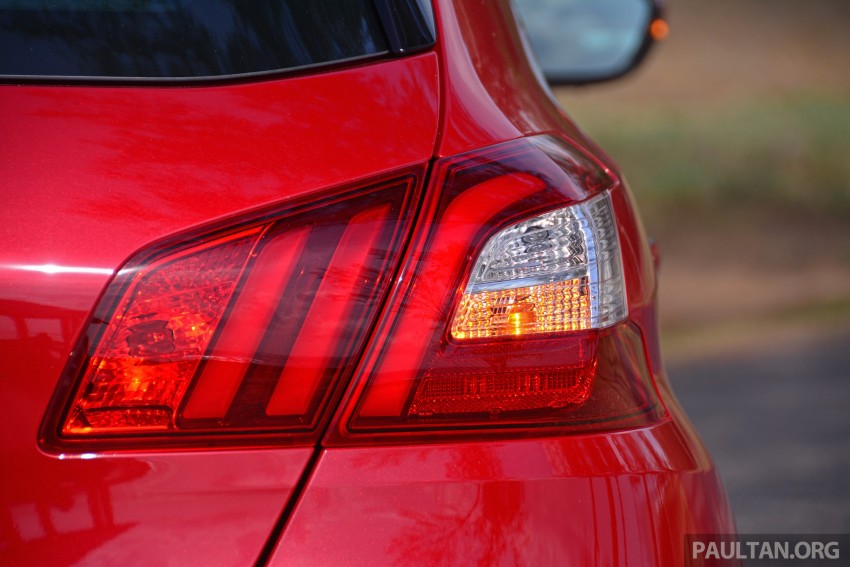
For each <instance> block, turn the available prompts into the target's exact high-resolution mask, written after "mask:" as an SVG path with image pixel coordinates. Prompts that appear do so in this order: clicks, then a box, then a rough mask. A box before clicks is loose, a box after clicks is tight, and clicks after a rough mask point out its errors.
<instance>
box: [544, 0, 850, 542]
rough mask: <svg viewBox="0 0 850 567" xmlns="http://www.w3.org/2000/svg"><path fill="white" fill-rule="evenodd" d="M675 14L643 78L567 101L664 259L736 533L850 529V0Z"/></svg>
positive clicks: (680, 351)
mask: <svg viewBox="0 0 850 567" xmlns="http://www.w3.org/2000/svg"><path fill="white" fill-rule="evenodd" d="M667 17H668V20H669V22H670V35H669V37H668V39H667V41H666V42H665V43H664V44H662V45H661V47H660V48H659V49H657V50H656V51H655V52H654V53H653V55H652V57H650V58H649V59H648V60H647V62H646V64H645V65H644V66H643V67H642V68H641V69H640V70H639V71H638V72H637V73H635V74H634V75H632V76H630V77H628V78H626V79H624V80H621V81H616V82H613V83H607V84H601V85H594V86H592V87H591V88H572V87H566V88H559V89H556V95H557V96H558V98H559V99H560V100H561V102H562V103H563V105H564V107H565V108H567V109H568V112H569V113H570V115H571V116H572V117H573V118H575V119H576V122H577V123H578V124H580V125H582V127H583V128H584V129H585V130H586V131H587V132H588V133H589V134H590V135H591V136H593V137H595V138H596V139H597V140H598V141H599V142H600V145H601V146H602V147H604V148H605V149H606V150H607V151H608V152H609V153H610V154H611V155H612V156H613V158H614V159H615V161H617V163H618V164H619V165H620V167H621V168H622V170H623V171H624V172H626V175H627V176H628V177H629V178H630V181H631V184H632V188H633V190H634V191H635V194H636V195H637V200H638V203H639V205H640V207H641V212H642V213H643V217H644V220H645V222H646V225H647V230H648V232H649V234H650V236H652V237H654V238H655V239H656V241H657V243H658V245H659V247H660V249H661V256H662V267H661V276H660V277H661V280H660V281H661V283H660V288H661V290H660V298H661V300H660V301H661V329H662V337H663V347H664V353H665V356H666V359H667V362H668V370H669V374H670V376H671V380H672V382H673V387H674V388H675V390H676V392H677V393H678V395H679V396H680V398H681V400H682V402H683V404H684V406H685V409H686V410H687V412H688V414H689V415H690V417H691V418H692V420H693V421H694V422H695V424H696V426H697V429H698V430H699V431H700V433H701V435H702V437H703V439H704V441H705V442H706V444H707V445H708V447H709V450H710V451H711V453H712V455H713V456H714V458H715V461H716V462H717V465H718V469H719V470H720V471H721V474H722V476H723V478H724V482H725V484H726V487H727V490H728V492H729V494H730V499H731V501H732V506H733V508H734V511H735V514H736V517H737V522H738V530H739V531H740V532H742V533H769V532H776V533H782V532H785V533H817V532H820V533H837V532H847V531H850V494H848V492H847V490H846V479H847V478H850V415H848V413H847V411H846V408H847V407H848V406H850V380H848V378H850V157H848V156H850V34H848V33H847V30H848V29H850V3H848V2H846V1H844V0H806V1H805V2H803V1H799V0H713V1H711V2H705V1H702V0H674V1H671V2H668V4H667Z"/></svg>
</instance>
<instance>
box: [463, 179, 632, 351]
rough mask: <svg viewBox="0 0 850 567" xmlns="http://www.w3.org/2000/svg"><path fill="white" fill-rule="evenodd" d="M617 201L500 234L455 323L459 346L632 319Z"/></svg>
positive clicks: (485, 252)
mask: <svg viewBox="0 0 850 567" xmlns="http://www.w3.org/2000/svg"><path fill="white" fill-rule="evenodd" d="M625 297H626V292H625V284H624V282H623V268H622V258H621V256H620V246H619V241H618V239H617V230H616V225H615V223H614V214H613V212H612V210H611V201H610V196H609V194H608V193H607V192H605V193H602V194H600V195H598V196H596V197H594V198H592V199H590V200H588V201H586V202H584V203H579V204H577V205H573V206H570V207H565V208H561V209H557V210H554V211H550V212H548V213H545V214H542V215H539V216H537V217H534V218H531V219H529V220H526V221H523V222H520V223H517V224H515V225H512V226H510V227H508V228H506V229H504V230H502V231H501V232H499V233H497V234H496V235H494V236H493V237H492V238H490V240H489V241H488V242H487V244H486V245H485V246H484V248H483V249H482V251H481V254H480V255H479V256H478V259H477V260H476V262H475V266H474V267H473V270H472V276H471V277H470V280H469V282H468V284H467V286H466V289H465V290H464V293H463V295H462V296H461V299H460V303H459V305H458V308H457V310H456V312H455V315H454V318H453V319H452V325H451V335H452V337H453V338H455V339H459V340H464V339H477V338H490V337H502V336H510V335H529V334H540V333H558V332H565V331H581V330H586V329H599V328H604V327H608V326H611V325H614V324H616V323H618V322H620V321H622V320H623V319H624V318H625V317H626V314H627V310H626V298H625Z"/></svg>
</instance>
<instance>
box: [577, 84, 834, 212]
mask: <svg viewBox="0 0 850 567" xmlns="http://www.w3.org/2000/svg"><path fill="white" fill-rule="evenodd" d="M565 98H568V97H565ZM567 109H568V111H569V112H570V113H571V115H572V116H573V118H574V119H575V120H576V121H577V122H578V123H579V124H580V125H581V127H582V128H583V129H584V130H585V131H587V132H588V133H589V134H590V135H591V136H592V137H594V138H595V139H596V140H597V141H598V142H599V143H600V144H601V145H602V147H604V148H605V149H606V150H607V151H608V152H609V153H610V154H611V156H612V157H613V158H614V159H615V161H616V162H617V163H618V164H619V166H620V167H621V169H622V170H623V171H624V172H625V174H626V176H627V177H628V179H629V181H630V183H631V185H632V188H633V190H634V191H635V193H636V195H637V196H638V200H639V202H640V203H641V208H642V209H643V210H644V212H645V213H648V214H649V216H652V215H653V211H654V210H658V209H662V210H663V209H669V207H671V206H674V207H687V208H701V209H708V210H722V209H728V208H729V207H733V208H739V207H750V206H759V207H778V208H781V209H791V210H795V211H807V212H811V213H815V214H822V213H826V214H828V215H830V216H838V217H839V218H846V219H848V220H850V99H847V98H840V97H826V96H818V95H795V96H793V97H786V98H775V99H771V100H748V101H741V102H738V103H735V104H734V105H729V104H727V105H723V106H713V107H706V108H703V107H699V106H694V107H692V108H686V107H681V106H673V107H671V108H660V107H654V108H635V107H630V108H628V109H603V108H598V107H597V106H594V105H593V104H592V103H591V102H584V101H583V102H582V103H581V104H578V105H570V104H569V103H568V104H567Z"/></svg>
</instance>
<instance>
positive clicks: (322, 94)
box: [0, 53, 439, 565]
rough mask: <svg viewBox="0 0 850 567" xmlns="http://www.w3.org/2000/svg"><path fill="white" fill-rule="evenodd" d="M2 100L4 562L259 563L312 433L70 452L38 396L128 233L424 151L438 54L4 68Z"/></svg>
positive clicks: (202, 217)
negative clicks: (42, 75)
mask: <svg viewBox="0 0 850 567" xmlns="http://www.w3.org/2000/svg"><path fill="white" fill-rule="evenodd" d="M376 93H380V95H376ZM0 98H2V101H3V102H2V104H0V125H2V126H0V127H2V130H3V136H2V138H0V155H2V156H3V157H2V161H0V175H2V178H3V185H4V189H3V206H2V209H0V226H2V234H3V238H2V242H0V325H2V327H0V333H2V335H0V336H2V339H0V360H2V377H0V399H3V400H8V402H6V403H4V406H5V408H6V409H5V411H4V412H3V414H2V417H0V420H2V422H1V423H0V448H2V452H3V463H4V464H3V467H2V468H3V473H2V477H3V482H2V486H1V487H0V518H2V520H1V521H0V563H3V564H7V565H8V564H14V565H33V564H63V563H74V562H76V561H78V560H82V561H84V562H95V563H102V564H114V563H126V562H127V560H128V559H127V558H137V560H138V561H139V562H140V563H147V564H161V565H167V564H179V565H185V564H187V563H190V562H191V563H197V564H204V565H213V564H246V563H250V562H252V561H253V560H254V559H255V558H256V557H257V555H258V554H259V552H260V550H261V549H262V547H263V545H264V544H265V542H266V539H267V538H268V536H269V534H270V533H271V531H272V529H273V527H274V525H275V523H276V521H277V519H278V517H279V516H280V513H281V510H282V509H283V507H284V506H285V504H286V501H287V497H288V495H289V493H290V492H291V490H292V488H293V486H294V485H295V484H296V483H297V481H298V479H299V478H300V476H301V474H302V473H303V471H304V467H305V466H306V464H307V462H308V461H309V459H310V457H311V455H312V453H313V451H312V450H311V449H310V448H305V447H299V448H279V449H268V448H266V449H260V450H255V451H212V452H209V451H207V452H204V451H199V452H191V453H190V452H167V453H159V454H128V453H122V454H114V455H100V454H99V455H96V456H95V455H86V457H96V458H80V457H79V456H75V457H73V458H67V459H62V458H60V456H58V455H47V454H45V453H43V452H42V451H40V450H39V449H38V445H37V440H38V435H39V433H38V431H39V425H40V423H41V420H42V418H43V416H44V411H45V408H46V407H47V404H48V403H49V400H50V398H51V395H52V393H53V391H54V390H55V388H56V384H57V382H58V380H59V377H60V374H61V372H62V369H63V367H64V366H65V364H66V362H67V360H68V357H69V355H70V353H71V351H72V350H73V348H74V345H75V344H76V341H77V338H78V335H79V333H80V332H81V330H82V329H83V323H84V322H85V320H86V319H87V317H88V314H89V312H90V311H91V310H92V309H93V307H94V305H95V303H96V301H97V299H98V297H99V296H100V294H101V293H102V291H103V289H104V286H105V285H106V284H107V282H108V281H109V279H110V275H111V274H112V273H113V272H114V271H116V270H117V269H118V268H119V267H120V266H121V264H122V263H123V262H124V261H125V259H126V258H127V257H128V256H130V255H131V254H132V253H134V252H135V251H136V250H138V249H140V248H143V247H145V246H146V245H148V244H149V243H151V242H153V241H155V240H158V239H160V238H162V237H164V236H167V235H170V234H173V233H176V232H181V231H183V230H185V229H187V228H190V227H193V226H196V225H199V224H205V223H208V222H210V221H213V220H215V219H219V218H221V217H225V216H231V215H234V214H239V213H242V212H244V211H247V210H252V209H256V208H258V207H262V206H265V205H268V204H270V203H280V202H286V201H289V200H292V199H295V198H299V197H304V196H305V195H309V194H312V193H315V192H321V191H324V190H326V189H327V188H328V187H334V186H339V185H351V184H353V183H356V182H357V181H358V180H360V179H363V178H365V177H372V176H375V175H378V174H381V173H383V172H386V171H392V170H396V169H399V168H403V167H407V166H409V165H412V164H418V163H424V162H426V161H427V160H428V159H429V158H430V157H431V155H432V153H433V148H434V143H435V139H436V132H437V112H438V105H437V101H438V98H439V97H438V85H437V58H436V55H435V54H433V53H426V54H422V55H418V56H414V57H409V58H405V59H399V60H395V61H388V62H383V63H378V64H372V65H364V66H360V67H356V68H352V69H346V70H340V71H336V72H329V73H323V74H319V75H314V76H304V77H295V78H290V79H285V80H279V81H268V82H259V83H252V84H243V85H232V86H215V87H193V88H124V87H59V86H29V87H20V86H3V87H0ZM410 108H415V109H416V112H410ZM151 542H156V543H155V544H152V543H151Z"/></svg>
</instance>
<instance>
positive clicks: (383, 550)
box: [271, 422, 731, 566]
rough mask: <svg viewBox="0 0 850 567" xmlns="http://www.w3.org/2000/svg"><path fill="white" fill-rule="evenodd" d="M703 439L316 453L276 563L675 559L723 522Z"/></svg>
mask: <svg viewBox="0 0 850 567" xmlns="http://www.w3.org/2000/svg"><path fill="white" fill-rule="evenodd" d="M722 494H723V493H722V488H720V487H719V485H718V483H717V478H716V476H715V475H714V472H713V470H712V469H711V464H710V462H709V461H708V459H707V458H706V457H705V454H704V452H703V450H702V448H700V447H699V446H694V445H693V444H692V442H691V439H689V437H688V435H687V434H686V433H685V432H683V430H682V428H681V427H679V426H678V425H676V424H675V423H672V422H667V423H664V424H661V425H657V426H654V427H650V428H645V429H640V430H635V431H627V432H620V433H611V434H607V435H588V436H567V437H559V438H551V439H543V440H524V441H506V442H500V443H467V444H454V445H431V446H419V447H392V448H387V447H383V448H379V447H368V448H354V449H333V450H326V451H324V452H323V454H322V456H321V459H320V460H319V462H318V464H317V466H316V470H315V473H314V474H313V477H312V478H311V481H310V486H309V489H308V490H307V491H305V493H304V496H303V497H302V500H301V502H300V503H299V506H298V508H297V509H296V511H295V513H294V514H293V516H292V518H291V519H290V522H289V525H288V526H287V529H286V530H285V532H284V535H283V537H282V539H281V541H280V544H279V546H278V551H277V553H276V554H275V555H274V556H273V557H272V561H271V565H275V566H283V565H397V564H400V565H676V564H680V563H681V561H682V558H683V557H684V553H683V549H682V548H683V545H684V534H685V533H687V532H704V533H716V532H717V531H718V530H719V531H723V530H724V529H728V526H729V525H730V523H731V517H730V515H729V511H728V509H727V508H726V507H725V503H724V500H723V498H722Z"/></svg>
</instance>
